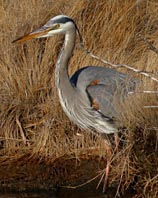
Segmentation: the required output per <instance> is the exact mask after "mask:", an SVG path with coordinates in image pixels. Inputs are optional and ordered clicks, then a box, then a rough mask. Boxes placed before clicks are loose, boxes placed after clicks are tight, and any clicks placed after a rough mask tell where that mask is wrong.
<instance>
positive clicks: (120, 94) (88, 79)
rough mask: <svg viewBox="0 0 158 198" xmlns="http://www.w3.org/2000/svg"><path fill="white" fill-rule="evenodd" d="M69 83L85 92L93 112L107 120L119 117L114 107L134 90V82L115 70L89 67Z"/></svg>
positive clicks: (78, 73)
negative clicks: (98, 113)
mask: <svg viewBox="0 0 158 198" xmlns="http://www.w3.org/2000/svg"><path fill="white" fill-rule="evenodd" d="M71 83H72V84H73V85H74V86H76V87H77V88H78V89H80V90H81V91H86V93H87V96H88V97H89V100H90V104H91V106H92V107H93V109H94V110H96V111H98V112H100V113H101V114H102V115H104V116H105V117H107V118H109V119H115V118H118V117H119V113H118V111H117V109H116V106H117V104H116V103H118V104H119V102H120V101H121V100H122V98H124V97H125V96H126V95H127V92H128V91H131V90H134V89H135V80H134V79H131V78H129V76H128V75H126V74H123V73H120V72H117V71H116V70H113V69H109V68H104V67H95V66H93V67H92V66H89V67H84V68H81V69H80V70H78V71H77V72H76V73H75V74H74V75H73V76H72V77H71Z"/></svg>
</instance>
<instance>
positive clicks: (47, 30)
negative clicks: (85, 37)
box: [13, 15, 78, 43]
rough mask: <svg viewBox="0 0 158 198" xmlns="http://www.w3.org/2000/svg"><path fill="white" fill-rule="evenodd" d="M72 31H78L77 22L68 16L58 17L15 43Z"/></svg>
mask: <svg viewBox="0 0 158 198" xmlns="http://www.w3.org/2000/svg"><path fill="white" fill-rule="evenodd" d="M72 29H77V30H78V28H77V26H76V24H75V22H74V21H73V20H72V19H71V18H70V17H68V16H66V15H58V16H56V17H54V18H51V19H50V20H49V21H48V22H47V23H46V24H45V25H44V26H42V27H41V28H39V29H36V30H35V31H33V32H31V33H29V34H27V35H25V36H22V37H20V38H18V39H16V40H14V41H13V43H14V42H16V43H18V42H23V41H27V40H30V39H32V38H42V37H50V36H53V35H54V34H65V33H66V32H67V31H71V30H72Z"/></svg>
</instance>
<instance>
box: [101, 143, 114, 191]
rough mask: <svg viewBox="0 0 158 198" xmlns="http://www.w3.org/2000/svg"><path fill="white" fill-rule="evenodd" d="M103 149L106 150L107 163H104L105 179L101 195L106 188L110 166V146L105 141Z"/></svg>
mask: <svg viewBox="0 0 158 198" xmlns="http://www.w3.org/2000/svg"><path fill="white" fill-rule="evenodd" d="M105 149H106V158H107V163H106V168H105V179H104V184H103V193H104V192H105V191H106V188H107V186H108V178H109V173H110V165H111V156H112V152H111V146H110V145H109V142H108V141H107V140H105Z"/></svg>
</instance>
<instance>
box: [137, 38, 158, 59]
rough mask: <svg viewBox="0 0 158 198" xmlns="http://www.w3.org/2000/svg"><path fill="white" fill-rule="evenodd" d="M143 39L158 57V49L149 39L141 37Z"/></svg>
mask: <svg viewBox="0 0 158 198" xmlns="http://www.w3.org/2000/svg"><path fill="white" fill-rule="evenodd" d="M141 39H142V40H143V41H144V43H145V44H146V45H147V46H148V48H149V49H150V50H152V51H153V52H155V53H156V54H157V55H158V49H157V48H156V47H154V46H153V44H152V43H151V42H150V41H148V40H147V38H145V37H141Z"/></svg>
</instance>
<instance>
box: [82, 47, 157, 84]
mask: <svg viewBox="0 0 158 198" xmlns="http://www.w3.org/2000/svg"><path fill="white" fill-rule="evenodd" d="M80 46H81V48H82V49H83V50H84V51H85V52H86V53H87V54H88V55H90V56H91V57H92V58H94V59H96V60H99V61H101V62H102V63H104V64H108V65H110V66H112V67H114V68H115V69H116V68H117V69H118V68H121V67H123V68H126V69H129V70H131V71H133V72H135V73H139V74H141V75H143V76H145V77H147V78H150V79H151V80H153V81H155V82H158V79H157V78H155V77H153V76H151V75H149V74H148V72H145V71H142V70H139V69H135V68H133V67H132V66H130V65H126V64H113V63H111V62H109V61H107V60H105V59H103V58H101V57H99V56H96V55H94V54H93V53H92V52H91V51H89V50H88V49H86V48H85V47H84V45H83V43H80Z"/></svg>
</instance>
